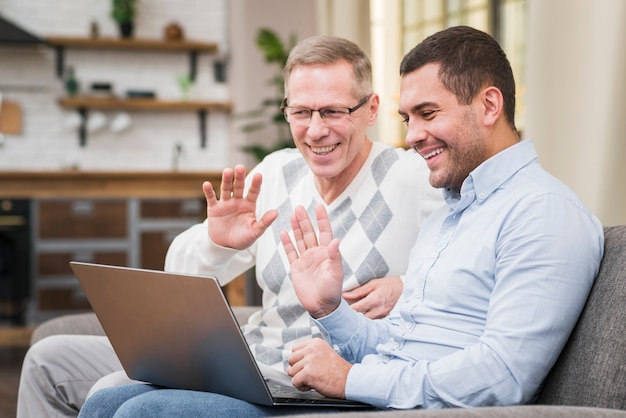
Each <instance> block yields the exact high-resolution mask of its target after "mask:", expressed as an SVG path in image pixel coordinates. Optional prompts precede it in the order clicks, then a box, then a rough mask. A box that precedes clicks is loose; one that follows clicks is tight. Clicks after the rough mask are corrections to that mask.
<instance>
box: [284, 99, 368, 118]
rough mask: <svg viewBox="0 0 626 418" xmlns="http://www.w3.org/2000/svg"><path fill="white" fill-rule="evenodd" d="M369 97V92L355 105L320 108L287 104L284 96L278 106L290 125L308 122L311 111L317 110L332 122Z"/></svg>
mask: <svg viewBox="0 0 626 418" xmlns="http://www.w3.org/2000/svg"><path fill="white" fill-rule="evenodd" d="M370 97H372V95H371V94H369V95H368V96H367V97H365V98H364V99H363V100H361V101H360V102H359V103H357V105H356V106H353V107H341V106H328V107H323V108H321V109H309V108H308V107H295V106H287V98H286V97H285V98H284V99H283V102H282V104H281V106H280V110H281V111H282V112H283V116H285V119H286V120H287V122H289V123H290V124H292V125H307V124H309V123H310V122H311V117H312V116H313V112H318V113H319V114H320V118H322V119H324V120H325V121H326V122H327V123H333V122H339V121H341V120H342V119H344V118H345V117H346V116H350V115H351V114H352V112H356V111H357V110H358V109H359V108H360V107H361V106H363V105H364V104H365V103H367V101H368V100H369V98H370Z"/></svg>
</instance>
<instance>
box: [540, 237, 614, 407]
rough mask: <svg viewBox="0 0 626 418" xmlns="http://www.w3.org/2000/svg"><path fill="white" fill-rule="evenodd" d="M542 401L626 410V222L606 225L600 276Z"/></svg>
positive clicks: (551, 376) (551, 372) (546, 384)
mask: <svg viewBox="0 0 626 418" xmlns="http://www.w3.org/2000/svg"><path fill="white" fill-rule="evenodd" d="M538 403H541V404H550V405H580V406H594V407H603V408H615V409H626V225H620V226H614V227H605V228H604V258H603V259H602V263H601V265H600V271H599V273H598V277H597V278H596V280H595V282H594V284H593V287H592V289H591V293H590V294H589V298H588V299H587V303H586V305H585V308H584V309H583V312H582V314H581V317H580V319H579V320H578V323H577V324H576V327H575V328H574V331H573V333H572V335H571V336H570V338H569V341H568V342H567V344H566V346H565V348H564V350H563V352H562V353H561V355H560V356H559V359H558V360H557V363H556V364H555V366H554V367H553V369H552V370H551V371H550V373H549V374H548V377H547V378H546V381H545V383H544V388H543V391H542V393H541V395H540V397H539V402H538Z"/></svg>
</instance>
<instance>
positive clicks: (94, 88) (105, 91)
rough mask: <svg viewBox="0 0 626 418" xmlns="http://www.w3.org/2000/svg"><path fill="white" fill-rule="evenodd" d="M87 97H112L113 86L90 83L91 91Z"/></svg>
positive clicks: (100, 82) (105, 83) (99, 82)
mask: <svg viewBox="0 0 626 418" xmlns="http://www.w3.org/2000/svg"><path fill="white" fill-rule="evenodd" d="M89 95H90V96H92V97H93V96H97V97H111V96H113V86H112V85H111V83H107V82H102V81H98V82H93V83H91V91H90V92H89Z"/></svg>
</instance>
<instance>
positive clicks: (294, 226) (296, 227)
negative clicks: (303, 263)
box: [289, 212, 306, 254]
mask: <svg viewBox="0 0 626 418" xmlns="http://www.w3.org/2000/svg"><path fill="white" fill-rule="evenodd" d="M289 223H290V224H291V231H292V233H293V239H294V241H295V244H294V248H297V250H298V254H302V253H303V252H304V251H305V250H306V247H305V245H304V239H303V238H302V230H301V229H300V223H299V222H298V219H297V218H296V213H295V212H294V213H292V214H291V215H290V216H289Z"/></svg>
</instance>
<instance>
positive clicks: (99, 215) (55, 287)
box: [29, 198, 245, 323]
mask: <svg viewBox="0 0 626 418" xmlns="http://www.w3.org/2000/svg"><path fill="white" fill-rule="evenodd" d="M33 214H34V216H33V220H34V223H35V224H34V231H35V233H34V236H35V242H34V246H33V247H34V252H35V257H34V262H35V263H36V268H35V274H34V280H33V281H34V283H33V286H32V288H33V295H32V301H31V311H30V312H29V317H30V320H31V322H35V323H38V322H41V321H42V320H45V319H49V318H50V317H54V316H58V315H62V314H65V313H71V312H79V311H86V310H89V303H88V302H87V299H86V297H85V295H84V294H83V292H82V290H81V288H80V286H79V284H78V281H77V280H76V278H75V277H74V275H73V273H72V271H71V269H70V267H69V262H70V261H72V260H74V261H83V262H93V263H100V264H111V265H119V266H129V267H139V268H147V269H153V270H163V267H164V260H165V254H166V252H167V249H168V247H169V245H170V243H171V241H172V240H173V238H174V237H175V236H176V235H178V234H179V233H180V232H182V231H183V230H185V229H187V228H189V227H190V226H191V225H193V224H196V223H198V222H201V221H202V220H203V219H204V218H205V217H206V204H205V202H204V199H201V198H187V199H163V198H120V199H115V198H104V199H98V198H91V199H68V198H60V199H57V198H47V199H37V200H34V201H33ZM237 280H238V281H235V282H233V284H232V286H231V285H230V284H229V285H228V286H227V288H226V290H225V293H226V295H227V298H228V299H229V301H230V303H231V304H233V305H243V304H245V289H244V288H243V286H245V277H243V276H242V278H240V279H237ZM229 286H230V288H229Z"/></svg>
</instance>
